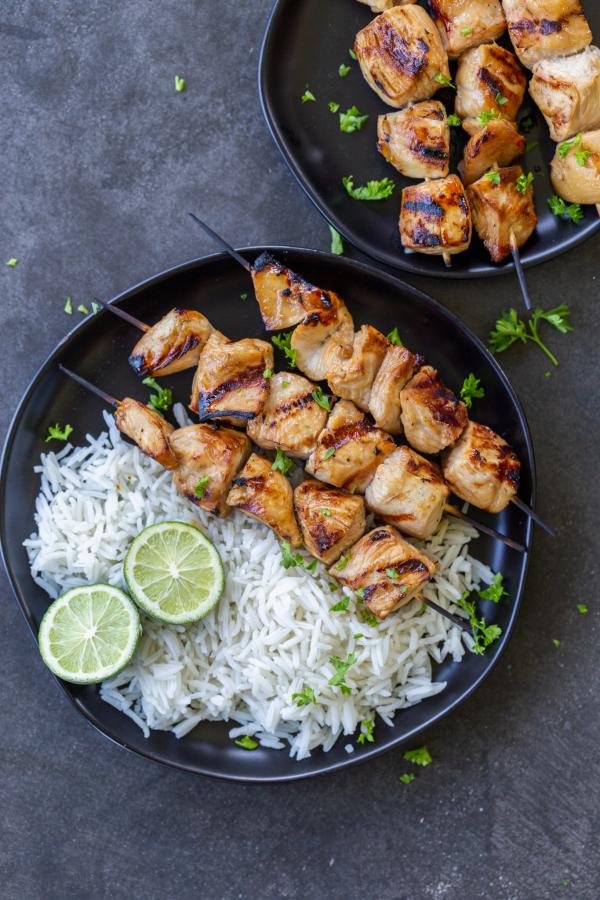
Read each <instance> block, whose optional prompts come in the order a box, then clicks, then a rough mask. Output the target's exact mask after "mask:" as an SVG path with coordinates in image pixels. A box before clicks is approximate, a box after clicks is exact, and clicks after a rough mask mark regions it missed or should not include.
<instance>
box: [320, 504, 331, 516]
mask: <svg viewBox="0 0 600 900" xmlns="http://www.w3.org/2000/svg"><path fill="white" fill-rule="evenodd" d="M319 512H320V514H321V515H322V516H325V518H326V519H328V518H329V517H330V516H331V510H330V509H327V507H326V506H324V507H323V508H322V509H320V510H319Z"/></svg>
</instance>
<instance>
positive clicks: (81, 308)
mask: <svg viewBox="0 0 600 900" xmlns="http://www.w3.org/2000/svg"><path fill="white" fill-rule="evenodd" d="M77 312H78V313H81V315H82V316H87V315H88V313H89V309H88V308H87V306H84V305H83V303H80V304H79V306H78V307H77Z"/></svg>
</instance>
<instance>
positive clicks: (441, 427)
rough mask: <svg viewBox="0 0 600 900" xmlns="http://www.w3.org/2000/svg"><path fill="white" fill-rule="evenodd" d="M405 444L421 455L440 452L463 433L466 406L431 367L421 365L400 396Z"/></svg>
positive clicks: (466, 419) (466, 418)
mask: <svg viewBox="0 0 600 900" xmlns="http://www.w3.org/2000/svg"><path fill="white" fill-rule="evenodd" d="M400 398H401V403H402V416H401V418H402V425H403V427H404V433H405V435H406V440H407V441H408V443H409V444H410V445H411V446H412V447H414V448H415V450H418V451H419V452H420V453H430V454H434V453H439V452H440V450H443V449H444V448H445V447H448V446H449V445H450V444H453V443H454V442H455V441H456V440H458V438H459V437H460V435H461V434H462V432H463V431H464V429H465V427H466V425H467V421H468V416H467V407H466V406H465V404H464V403H463V402H462V400H458V399H457V397H456V396H455V394H454V393H453V392H452V391H451V390H450V389H449V388H447V387H446V385H445V384H444V383H443V381H442V380H441V378H440V376H439V374H438V373H437V371H436V370H435V369H434V368H433V367H432V366H423V368H422V369H419V371H418V372H417V374H416V375H415V376H414V377H413V378H412V379H411V380H410V381H409V382H408V384H407V385H406V387H404V388H403V390H402V391H401V394H400Z"/></svg>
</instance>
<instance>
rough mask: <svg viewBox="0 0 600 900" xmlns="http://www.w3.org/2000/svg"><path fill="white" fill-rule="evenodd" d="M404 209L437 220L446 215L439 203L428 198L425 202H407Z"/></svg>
mask: <svg viewBox="0 0 600 900" xmlns="http://www.w3.org/2000/svg"><path fill="white" fill-rule="evenodd" d="M404 209H408V210H409V211H410V212H420V213H423V214H424V215H426V216H434V217H435V218H436V219H441V218H442V217H443V215H444V210H443V209H442V207H441V206H440V205H439V203H436V202H435V200H432V199H431V198H430V197H426V198H425V199H424V200H405V202H404Z"/></svg>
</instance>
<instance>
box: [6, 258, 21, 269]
mask: <svg viewBox="0 0 600 900" xmlns="http://www.w3.org/2000/svg"><path fill="white" fill-rule="evenodd" d="M6 265H7V266H8V268H9V269H14V268H15V266H18V265H19V260H18V259H17V258H16V256H11V258H10V259H7V260H6Z"/></svg>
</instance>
